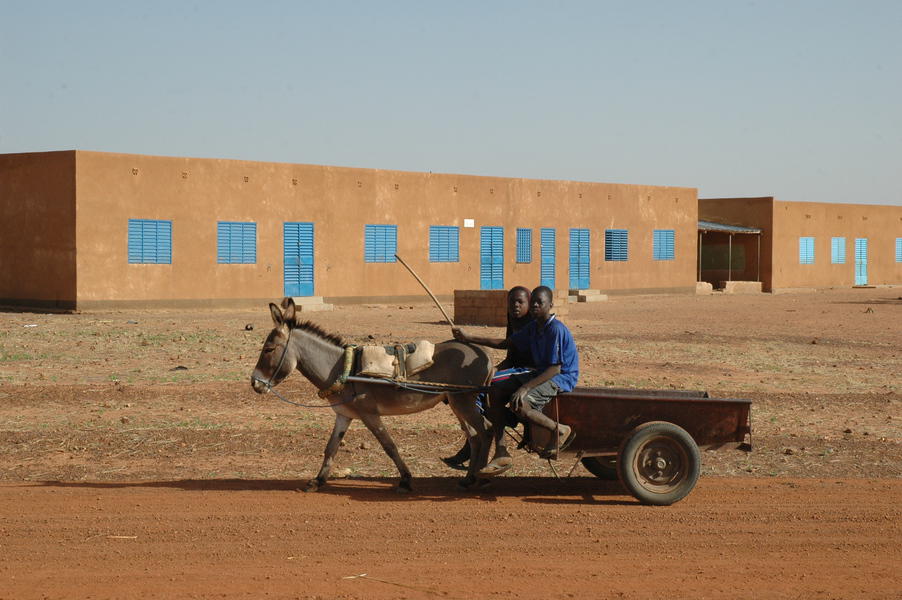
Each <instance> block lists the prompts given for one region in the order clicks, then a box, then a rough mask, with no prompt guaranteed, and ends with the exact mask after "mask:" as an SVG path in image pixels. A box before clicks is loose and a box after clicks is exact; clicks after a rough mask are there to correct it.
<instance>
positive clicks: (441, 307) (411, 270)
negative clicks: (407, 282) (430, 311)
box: [395, 254, 454, 327]
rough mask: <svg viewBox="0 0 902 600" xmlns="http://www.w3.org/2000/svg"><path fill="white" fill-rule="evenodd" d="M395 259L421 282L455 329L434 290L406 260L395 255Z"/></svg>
mask: <svg viewBox="0 0 902 600" xmlns="http://www.w3.org/2000/svg"><path fill="white" fill-rule="evenodd" d="M395 258H397V259H398V262H399V263H401V264H402V265H404V266H405V267H407V270H408V271H410V274H411V275H413V277H414V279H416V280H417V281H419V282H420V285H421V286H423V289H424V290H426V293H427V294H429V297H430V298H432V301H433V302H435V305H436V306H438V309H439V310H440V311H442V314H443V315H445V320H446V321H448V324H449V325H451V327H454V321H452V320H451V317H449V316H448V313H446V312H445V308H444V307H443V306H442V303H441V302H439V301H438V298H436V297H435V294H433V293H432V290H430V289H429V286H428V285H426V284H425V283H423V280H422V279H420V276H419V275H417V274H416V273H415V272H414V270H413V269H411V268H410V265H408V264H407V263H406V262H404V259H403V258H401V257H400V256H398V255H397V254H395Z"/></svg>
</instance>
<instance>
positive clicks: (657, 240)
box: [652, 229, 675, 260]
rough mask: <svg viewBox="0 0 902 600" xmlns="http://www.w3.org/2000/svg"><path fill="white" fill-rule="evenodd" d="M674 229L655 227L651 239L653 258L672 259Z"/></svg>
mask: <svg viewBox="0 0 902 600" xmlns="http://www.w3.org/2000/svg"><path fill="white" fill-rule="evenodd" d="M673 240H674V230H673V229H655V230H654V233H653V239H652V246H653V249H652V255H653V258H654V260H673V259H674V256H675V254H674V243H673Z"/></svg>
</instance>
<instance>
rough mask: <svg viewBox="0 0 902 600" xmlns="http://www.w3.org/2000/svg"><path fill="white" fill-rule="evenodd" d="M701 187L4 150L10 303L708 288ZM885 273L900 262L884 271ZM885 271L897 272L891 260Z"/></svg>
mask: <svg viewBox="0 0 902 600" xmlns="http://www.w3.org/2000/svg"><path fill="white" fill-rule="evenodd" d="M697 220H698V203H697V191H696V190H695V189H694V188H679V187H659V186H644V185H621V184H607V183H588V182H575V181H548V180H532V179H511V178H500V177H480V176H467V175H453V174H433V173H410V172H401V171H385V170H375V169H355V168H340V167H328V166H316V165H300V164H284V163H262V162H249V161H238V160H218V159H197V158H179V157H157V156H142V155H131V154H111V153H99V152H85V151H77V150H76V151H62V152H42V153H25V154H6V155H0V304H4V305H15V306H27V307H44V308H62V309H89V308H103V307H116V306H135V307H154V306H172V307H177V306H184V307H191V306H213V307H215V306H236V305H259V303H260V302H268V301H271V300H273V299H276V298H280V297H282V296H284V295H288V296H295V297H310V296H322V297H325V298H326V300H327V301H330V302H380V301H389V300H391V301H404V300H410V299H423V298H424V295H423V291H422V289H421V288H420V286H419V284H418V283H417V282H416V281H415V280H414V279H413V278H412V277H411V276H410V275H409V274H408V273H407V272H406V271H405V270H404V268H403V267H402V266H401V265H400V264H398V263H397V262H395V259H394V255H395V253H397V254H398V255H400V256H401V257H402V258H404V259H405V261H406V262H407V263H408V264H410V265H411V267H412V268H413V269H415V270H416V271H417V273H418V274H419V275H420V276H421V277H422V278H423V279H424V280H425V281H426V282H428V283H429V285H430V287H431V288H432V290H433V291H434V292H435V293H436V294H437V295H438V296H439V297H440V298H443V299H447V298H450V297H451V295H452V293H453V291H454V290H455V289H505V288H509V287H511V286H513V285H517V284H521V285H526V286H536V285H539V284H546V285H549V286H550V287H552V288H554V289H557V290H562V289H564V290H565V289H568V288H578V289H587V288H592V289H600V290H603V291H605V292H606V293H612V292H613V293H616V292H686V293H693V292H694V290H695V281H696V277H697V273H696V270H697V264H696V244H697V239H696V236H697V229H696V226H697ZM879 264H880V265H882V264H883V263H879ZM873 268H874V271H873V277H884V274H883V272H882V269H884V268H885V267H883V266H880V267H878V263H877V262H875V263H874V265H873Z"/></svg>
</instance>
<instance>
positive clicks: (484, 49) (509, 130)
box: [0, 0, 902, 205]
mask: <svg viewBox="0 0 902 600" xmlns="http://www.w3.org/2000/svg"><path fill="white" fill-rule="evenodd" d="M64 149H81V150H98V151H108V152H129V153H138V154H158V155H170V156H196V157H209V158H239V159H247V160H260V161H278V162H298V163H312V164H327V165H340V166H352V167H370V168H383V169H399V170H408V171H434V172H446V173H467V174H476V175H497V176H505V177H529V178H546V179H575V180H583V181H604V182H617V183H638V184H655V185H677V186H690V187H697V188H698V189H699V195H700V196H702V197H709V196H758V195H762V196H763V195H768V196H769V195H773V196H777V197H778V198H780V199H782V200H801V201H831V202H868V203H881V204H898V205H902V2H900V1H890V2H878V1H870V2H868V1H859V2H851V1H849V2H814V1H797V2H793V1H783V2H731V1H729V0H720V1H711V2H701V1H699V2H693V1H686V2H600V1H599V2H575V1H574V2H532V1H503V2H502V1H497V2H493V1H489V0H483V1H481V2H477V1H472V2H471V1H455V2H428V1H424V0H421V1H416V2H414V1H409V2H408V1H404V2H402V1H388V0H384V1H382V2H360V1H359V2H347V1H328V2H266V1H258V2H212V1H209V2H188V1H182V2H172V1H154V2H147V1H145V2H113V1H109V2H100V1H88V0H79V1H77V2H71V1H66V2H59V1H52V2H51V1H41V0H33V1H30V2H26V1H24V0H20V1H12V0H0V153H7V152H29V151H44V150H64Z"/></svg>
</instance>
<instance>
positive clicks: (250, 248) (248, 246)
mask: <svg viewBox="0 0 902 600" xmlns="http://www.w3.org/2000/svg"><path fill="white" fill-rule="evenodd" d="M242 225H243V226H242V228H241V229H242V231H241V262H243V263H244V264H251V265H253V264H257V224H256V223H242Z"/></svg>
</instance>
